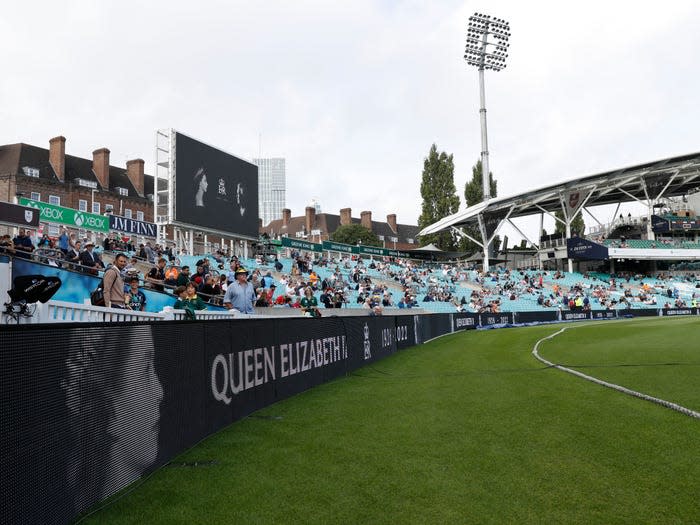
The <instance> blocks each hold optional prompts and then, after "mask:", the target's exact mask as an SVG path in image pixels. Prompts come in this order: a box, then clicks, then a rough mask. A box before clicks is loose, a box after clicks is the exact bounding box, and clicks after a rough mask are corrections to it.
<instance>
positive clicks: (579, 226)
mask: <svg viewBox="0 0 700 525" xmlns="http://www.w3.org/2000/svg"><path fill="white" fill-rule="evenodd" d="M554 215H555V216H556V217H557V219H561V220H562V221H563V220H564V212H563V211H558V212H556V213H555V214H554ZM585 229H586V224H585V223H584V222H583V212H580V211H579V212H578V214H576V217H574V220H573V221H572V222H571V235H573V234H574V233H576V234H578V236H579V237H583V234H584V231H585ZM554 231H555V232H556V233H566V226H565V225H564V223H561V222H559V221H556V225H555V229H554Z"/></svg>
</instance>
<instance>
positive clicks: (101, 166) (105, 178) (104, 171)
mask: <svg viewBox="0 0 700 525" xmlns="http://www.w3.org/2000/svg"><path fill="white" fill-rule="evenodd" d="M92 171H94V172H95V177H97V181H98V182H99V183H100V186H102V188H103V189H105V190H108V189H109V150H108V149H107V148H100V149H96V150H95V151H93V152H92Z"/></svg>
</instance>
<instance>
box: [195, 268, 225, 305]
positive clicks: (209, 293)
mask: <svg viewBox="0 0 700 525" xmlns="http://www.w3.org/2000/svg"><path fill="white" fill-rule="evenodd" d="M216 285H217V283H216V279H215V278H214V276H213V275H207V276H206V278H205V279H204V284H203V285H202V286H200V287H199V293H200V294H202V295H203V296H204V297H205V299H206V300H207V301H208V302H210V303H211V302H212V299H214V298H215V297H216V296H217V295H220V294H221V289H219V288H218V287H217V286H216Z"/></svg>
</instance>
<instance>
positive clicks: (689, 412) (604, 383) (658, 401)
mask: <svg viewBox="0 0 700 525" xmlns="http://www.w3.org/2000/svg"><path fill="white" fill-rule="evenodd" d="M568 328H571V327H569V326H567V327H564V328H562V329H561V330H559V331H558V332H555V333H553V334H551V335H548V336H547V337H543V338H542V339H540V340H539V341H537V342H536V343H535V346H534V348H533V349H532V355H534V356H535V358H536V359H537V360H539V361H541V362H542V363H544V364H545V365H547V366H551V367H552V368H557V369H559V370H562V371H564V372H568V373H569V374H573V375H575V376H578V377H581V378H583V379H585V380H587V381H592V382H593V383H596V384H598V385H602V386H606V387H608V388H612V389H613V390H617V391H618V392H622V393H624V394H628V395H630V396H634V397H638V398H640V399H645V400H646V401H651V402H652V403H656V404H658V405H661V406H663V407H666V408H670V409H671V410H676V411H678V412H680V413H681V414H685V415H686V416H690V417H694V418H696V419H700V412H696V411H695V410H691V409H689V408H685V407H684V406H681V405H677V404H676V403H671V402H670V401H666V400H664V399H659V398H658V397H653V396H649V395H647V394H642V393H641V392H637V391H635V390H630V389H629V388H625V387H624V386H620V385H616V384H614V383H608V382H607V381H603V380H602V379H597V378H595V377H592V376H589V375H586V374H583V373H581V372H579V371H577V370H572V369H571V368H566V367H565V366H561V365H557V364H555V363H552V362H550V361H547V360H546V359H545V358H543V357H541V356H540V354H539V353H538V352H537V349H538V347H539V346H540V343H542V342H544V341H546V340H548V339H553V338H555V337H556V336H558V335H559V334H562V333H564V331H566V330H567V329H568Z"/></svg>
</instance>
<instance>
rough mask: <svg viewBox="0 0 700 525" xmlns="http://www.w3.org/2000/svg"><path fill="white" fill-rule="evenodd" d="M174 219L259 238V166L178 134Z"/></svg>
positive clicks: (176, 142) (176, 140)
mask: <svg viewBox="0 0 700 525" xmlns="http://www.w3.org/2000/svg"><path fill="white" fill-rule="evenodd" d="M175 154H176V163H175V166H176V168H175V169H176V172H175V207H176V209H175V220H176V221H178V222H182V223H185V224H191V225H193V226H200V227H202V228H211V229H214V230H217V231H221V232H227V233H231V234H238V235H243V236H247V237H252V238H255V239H257V238H258V167H257V166H256V165H255V164H252V163H250V162H247V161H245V160H243V159H240V158H238V157H235V156H234V155H230V154H228V153H225V152H223V151H221V150H219V149H216V148H214V147H212V146H209V145H207V144H204V143H203V142H199V141H198V140H195V139H193V138H190V137H188V136H187V135H183V134H182V133H175Z"/></svg>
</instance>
